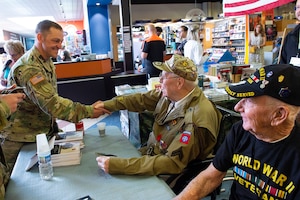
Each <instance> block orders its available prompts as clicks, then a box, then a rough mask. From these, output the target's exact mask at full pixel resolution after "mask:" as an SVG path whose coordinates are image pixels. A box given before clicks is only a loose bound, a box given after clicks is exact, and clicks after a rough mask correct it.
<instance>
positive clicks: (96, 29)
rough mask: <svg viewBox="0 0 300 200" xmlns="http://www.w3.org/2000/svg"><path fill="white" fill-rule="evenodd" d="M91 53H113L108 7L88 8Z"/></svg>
mask: <svg viewBox="0 0 300 200" xmlns="http://www.w3.org/2000/svg"><path fill="white" fill-rule="evenodd" d="M88 18H89V27H90V41H91V52H92V53H96V54H107V53H108V51H111V46H110V27H109V23H108V22H109V20H108V6H107V5H101V6H88Z"/></svg>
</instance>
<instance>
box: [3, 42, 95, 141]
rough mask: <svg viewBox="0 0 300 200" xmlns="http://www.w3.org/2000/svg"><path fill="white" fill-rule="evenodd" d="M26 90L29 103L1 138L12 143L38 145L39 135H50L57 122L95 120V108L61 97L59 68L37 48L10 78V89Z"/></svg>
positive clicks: (12, 117)
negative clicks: (36, 138)
mask: <svg viewBox="0 0 300 200" xmlns="http://www.w3.org/2000/svg"><path fill="white" fill-rule="evenodd" d="M13 83H16V84H17V85H18V86H24V87H26V89H24V92H25V94H26V96H27V97H26V99H25V100H24V101H23V102H21V103H20V104H19V106H20V107H19V108H18V110H17V111H16V112H15V113H13V114H12V115H11V118H10V125H9V127H7V128H6V129H4V130H3V131H2V132H1V136H2V137H5V138H6V139H8V140H10V141H18V142H34V141H35V137H36V135H37V134H40V133H46V134H47V133H48V132H49V131H50V129H51V127H52V126H53V124H54V123H55V118H59V119H62V120H67V121H71V122H77V121H79V120H80V119H82V118H88V117H91V116H92V107H91V106H86V105H82V104H80V103H76V102H73V101H71V100H69V99H66V98H63V97H60V96H58V94H57V83H56V74H55V66H54V64H53V62H52V61H51V59H49V60H44V59H43V58H42V56H41V55H40V54H39V52H38V50H37V49H36V48H35V47H33V48H32V49H31V50H30V51H28V52H27V53H26V54H25V55H24V56H22V57H21V59H19V60H18V61H17V63H16V64H15V65H14V66H13V68H12V69H11V72H10V75H9V85H12V84H13Z"/></svg>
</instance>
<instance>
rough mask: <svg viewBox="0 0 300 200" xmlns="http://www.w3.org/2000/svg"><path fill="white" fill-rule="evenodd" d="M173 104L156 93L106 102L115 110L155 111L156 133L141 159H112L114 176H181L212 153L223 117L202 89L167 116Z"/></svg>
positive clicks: (110, 164)
mask: <svg viewBox="0 0 300 200" xmlns="http://www.w3.org/2000/svg"><path fill="white" fill-rule="evenodd" d="M169 104H170V101H169V100H168V99H167V98H165V97H162V94H161V93H160V92H157V91H155V90H152V91H149V92H147V93H144V94H133V95H128V96H118V97H115V98H114V99H112V100H109V101H105V102H104V105H105V108H107V109H109V110H111V111H115V110H122V109H123V110H124V109H127V110H129V111H134V112H141V111H144V110H148V111H154V118H155V121H154V125H153V133H152V134H150V136H149V140H148V145H147V147H145V148H142V149H141V152H142V154H143V156H142V157H140V158H129V159H126V158H118V157H111V158H110V161H109V173H111V174H143V175H158V174H177V173H180V172H181V171H182V170H183V169H184V168H185V167H186V166H187V164H188V163H189V162H190V161H192V160H195V159H205V158H207V156H208V155H209V154H210V153H212V151H213V147H214V145H215V143H216V140H217V135H218V132H219V125H220V122H221V114H220V112H219V111H218V110H217V109H216V108H215V106H214V105H213V104H212V103H211V102H210V101H209V100H208V99H207V98H206V97H205V96H204V94H203V92H202V91H201V90H200V88H199V87H196V88H195V90H194V91H193V92H192V93H191V95H190V96H188V97H187V99H186V100H185V103H184V104H183V105H181V106H180V107H179V108H176V110H175V111H173V112H172V113H171V114H170V115H168V116H167V117H166V114H167V109H168V106H169Z"/></svg>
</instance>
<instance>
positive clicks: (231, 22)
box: [212, 17, 246, 64]
mask: <svg viewBox="0 0 300 200" xmlns="http://www.w3.org/2000/svg"><path fill="white" fill-rule="evenodd" d="M245 32H246V17H236V18H229V19H224V20H221V21H218V22H216V23H215V26H214V28H213V31H212V33H213V35H212V38H213V44H212V47H213V48H222V49H226V50H230V52H231V54H232V55H233V57H235V58H236V63H237V64H244V63H245V43H246V37H245Z"/></svg>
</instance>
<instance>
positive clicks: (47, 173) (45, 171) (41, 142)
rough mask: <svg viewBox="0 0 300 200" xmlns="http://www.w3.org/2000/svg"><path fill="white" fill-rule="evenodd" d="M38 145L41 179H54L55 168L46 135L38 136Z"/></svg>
mask: <svg viewBox="0 0 300 200" xmlns="http://www.w3.org/2000/svg"><path fill="white" fill-rule="evenodd" d="M36 144H37V155H38V161H39V172H40V177H41V179H43V180H50V179H51V178H52V177H53V166H52V162H51V152H50V148H49V144H48V141H47V138H46V134H44V133H42V134H38V135H37V136H36Z"/></svg>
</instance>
